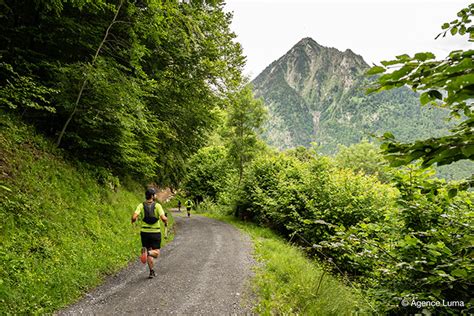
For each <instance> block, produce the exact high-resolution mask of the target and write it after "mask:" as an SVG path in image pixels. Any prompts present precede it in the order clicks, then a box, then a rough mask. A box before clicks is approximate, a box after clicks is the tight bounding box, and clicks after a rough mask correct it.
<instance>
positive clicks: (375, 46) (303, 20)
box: [225, 0, 474, 79]
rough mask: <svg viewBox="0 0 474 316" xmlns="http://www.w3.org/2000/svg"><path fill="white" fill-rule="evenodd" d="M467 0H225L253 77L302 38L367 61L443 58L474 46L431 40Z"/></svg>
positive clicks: (450, 39) (458, 40) (452, 39)
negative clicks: (430, 54)
mask: <svg viewBox="0 0 474 316" xmlns="http://www.w3.org/2000/svg"><path fill="white" fill-rule="evenodd" d="M469 3H471V1H466V0H363V1H359V0H292V1H290V0H227V1H226V7H225V8H226V11H231V12H233V13H234V18H233V22H232V30H233V31H234V32H235V33H236V34H237V36H238V37H237V40H238V41H239V42H240V43H241V44H242V46H243V49H244V54H245V55H246V56H247V66H246V74H247V75H249V76H250V77H251V79H253V78H254V77H255V76H257V75H258V74H259V73H260V72H261V71H263V69H265V67H266V66H268V65H269V64H270V63H271V62H273V61H274V60H276V59H278V58H279V57H281V56H282V55H283V54H285V53H286V52H287V51H288V50H289V49H290V48H291V47H292V46H293V45H294V44H296V43H297V42H298V41H299V40H300V39H302V38H304V37H311V38H313V39H314V40H315V41H316V42H318V43H319V44H321V45H323V46H328V47H335V48H337V49H339V50H341V51H344V50H346V49H347V48H350V49H351V50H352V51H354V52H355V53H356V54H359V55H362V57H363V58H364V59H365V61H366V62H367V63H369V64H372V63H378V62H379V61H381V60H387V59H392V58H393V57H394V56H396V55H400V54H403V53H408V54H414V53H416V52H421V51H431V52H433V53H435V55H436V57H438V58H443V57H445V56H446V55H447V54H448V53H449V52H450V51H452V50H454V49H459V48H463V49H466V48H468V47H472V46H474V45H473V43H469V42H468V41H467V39H466V38H465V37H464V38H463V37H460V36H456V37H451V36H450V35H449V36H448V35H447V36H446V37H445V38H439V39H438V40H436V41H435V40H434V38H435V36H436V35H437V34H438V33H439V32H440V31H441V25H442V24H443V23H444V22H449V21H452V20H454V19H455V18H456V13H457V12H458V11H460V10H461V9H462V8H464V7H467V6H468V5H469Z"/></svg>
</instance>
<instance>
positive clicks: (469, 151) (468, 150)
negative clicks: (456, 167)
mask: <svg viewBox="0 0 474 316" xmlns="http://www.w3.org/2000/svg"><path fill="white" fill-rule="evenodd" d="M461 151H462V153H463V154H464V156H466V158H469V159H470V158H471V157H473V156H474V145H467V146H464V147H462V148H461Z"/></svg>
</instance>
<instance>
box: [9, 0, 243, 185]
mask: <svg viewBox="0 0 474 316" xmlns="http://www.w3.org/2000/svg"><path fill="white" fill-rule="evenodd" d="M222 6H223V3H222V1H207V2H204V1H186V2H181V1H160V0H147V1H139V2H136V1H127V0H117V1H114V0H111V1H105V0H104V1H93V2H91V1H81V0H78V1H54V0H51V1H35V2H34V4H33V5H32V3H31V2H30V1H2V2H1V3H0V12H1V14H0V34H2V35H1V40H2V42H3V43H5V47H4V49H2V51H0V78H1V79H0V106H1V107H3V108H7V109H9V110H10V111H14V112H16V113H18V114H21V116H22V117H23V118H24V119H25V120H28V121H29V122H32V123H34V124H35V125H36V126H37V127H38V128H39V129H41V130H42V131H44V133H46V134H47V135H49V136H50V137H53V138H55V139H56V140H57V144H58V145H60V146H61V147H64V148H67V149H68V150H69V151H70V152H71V153H72V154H73V155H74V156H76V157H78V158H80V159H81V160H85V161H88V162H90V163H93V164H95V165H98V166H101V167H104V168H106V169H109V170H111V171H113V173H114V174H115V175H119V176H124V175H129V174H130V175H134V176H136V177H145V178H148V179H152V180H155V181H157V182H158V183H161V184H166V185H177V184H178V183H179V180H180V177H181V176H182V174H183V170H184V162H185V160H186V158H187V157H189V156H190V155H191V154H193V153H194V152H196V151H197V150H198V149H199V148H200V147H201V146H202V145H204V144H205V142H206V138H207V134H208V132H209V131H210V130H211V129H212V128H213V127H214V125H215V124H216V117H215V112H214V111H213V110H214V109H215V108H216V107H219V106H221V105H222V104H223V100H224V99H225V96H226V94H227V92H229V91H232V90H233V89H234V88H235V87H237V86H238V85H239V84H240V82H241V77H240V71H241V67H242V65H243V61H244V59H243V57H242V55H241V49H240V46H239V44H237V43H235V42H234V41H233V39H234V37H235V35H234V34H233V33H231V32H230V30H229V24H230V18H231V16H230V15H229V14H226V13H224V12H223V10H222Z"/></svg>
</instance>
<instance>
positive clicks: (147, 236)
mask: <svg viewBox="0 0 474 316" xmlns="http://www.w3.org/2000/svg"><path fill="white" fill-rule="evenodd" d="M145 199H146V201H145V202H143V203H141V204H139V205H138V206H137V208H136V210H135V212H134V213H133V215H132V224H133V223H135V222H136V221H137V219H138V218H140V221H141V222H142V224H141V225H142V226H141V230H140V236H141V240H142V252H141V256H140V260H141V262H142V263H143V264H145V263H146V262H147V261H148V267H149V269H150V275H149V276H148V278H150V279H152V278H153V277H155V275H156V274H155V270H154V269H153V266H154V262H153V258H158V256H159V255H160V248H161V230H160V219H161V220H162V221H163V223H164V224H165V227H166V226H168V218H167V217H166V215H165V212H164V211H163V208H162V207H161V205H160V203H158V202H156V201H155V200H156V191H155V189H153V188H150V189H147V190H146V192H145ZM142 213H143V215H141V216H140V214H142ZM157 215H158V216H157Z"/></svg>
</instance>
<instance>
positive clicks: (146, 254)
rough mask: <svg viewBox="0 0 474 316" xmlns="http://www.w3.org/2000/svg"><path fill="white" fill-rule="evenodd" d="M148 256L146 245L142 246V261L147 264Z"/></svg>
mask: <svg viewBox="0 0 474 316" xmlns="http://www.w3.org/2000/svg"><path fill="white" fill-rule="evenodd" d="M147 257H148V251H147V250H146V248H145V247H142V254H141V256H140V261H141V262H142V263H143V264H145V263H146V258H147Z"/></svg>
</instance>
